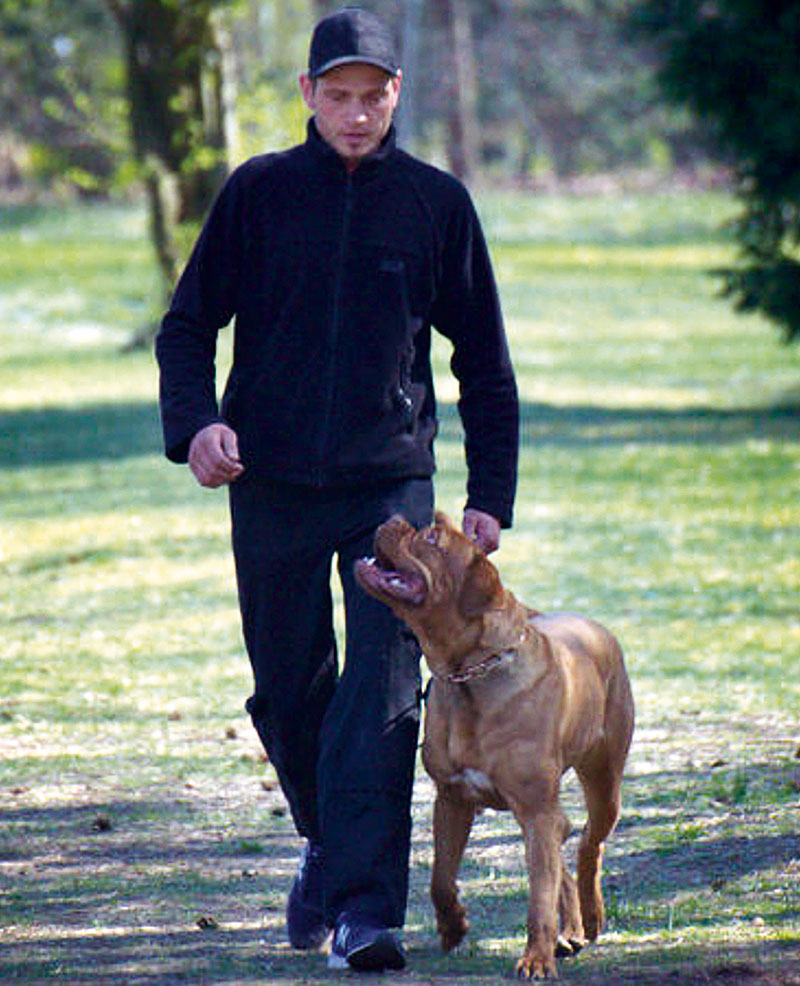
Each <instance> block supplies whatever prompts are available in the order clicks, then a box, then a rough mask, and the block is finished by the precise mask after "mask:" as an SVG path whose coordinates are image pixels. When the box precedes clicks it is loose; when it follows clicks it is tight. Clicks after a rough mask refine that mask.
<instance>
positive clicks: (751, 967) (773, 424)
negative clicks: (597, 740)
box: [0, 193, 800, 986]
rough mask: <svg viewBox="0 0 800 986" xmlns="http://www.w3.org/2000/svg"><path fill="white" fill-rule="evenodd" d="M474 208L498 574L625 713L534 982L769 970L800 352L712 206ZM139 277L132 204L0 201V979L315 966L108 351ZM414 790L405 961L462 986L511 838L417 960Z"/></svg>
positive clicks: (289, 837)
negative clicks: (589, 922)
mask: <svg viewBox="0 0 800 986" xmlns="http://www.w3.org/2000/svg"><path fill="white" fill-rule="evenodd" d="M480 205H481V210H482V212H483V215H484V218H485V221H486V226H487V230H488V232H489V236H490V240H491V243H492V251H493V255H494V257H495V261H496V267H497V273H498V278H499V281H500V285H501V290H502V294H503V302H504V308H505V311H506V316H507V321H508V326H509V335H510V341H511V346H512V350H513V354H514V358H515V363H516V366H517V369H518V376H519V382H520V390H521V396H522V401H523V431H524V444H523V451H522V459H521V477H520V492H519V500H518V507H517V517H516V525H515V528H514V530H513V531H511V532H507V533H506V535H505V538H504V543H503V547H502V549H501V551H500V553H499V554H498V556H497V562H498V565H499V567H500V569H501V571H502V574H503V578H504V581H505V582H506V583H507V584H508V585H510V586H511V587H512V588H513V589H514V591H515V592H516V593H517V594H518V595H519V596H520V597H521V598H523V599H525V600H526V601H527V602H529V603H531V604H532V605H536V606H538V607H540V608H547V609H550V608H570V609H578V610H582V611H585V612H587V613H590V614H592V615H594V616H596V617H597V618H599V619H601V620H603V621H604V622H605V623H607V624H608V625H609V626H610V627H611V628H613V629H614V630H615V632H616V633H617V634H618V636H619V637H620V638H621V640H622V642H623V645H624V647H625V649H626V652H627V655H628V663H629V667H630V671H631V676H632V679H633V683H634V690H635V694H636V699H637V709H638V728H637V734H636V738H635V742H634V748H633V751H632V754H631V760H630V767H629V771H628V780H627V784H626V788H625V812H624V816H623V820H622V823H621V825H620V827H619V830H618V832H617V833H616V834H615V836H614V839H613V840H612V843H611V845H610V847H609V853H608V856H607V863H606V896H607V902H608V910H609V927H608V931H607V933H606V935H605V936H604V939H603V941H602V943H601V944H600V946H599V947H596V948H592V949H588V950H587V951H586V952H584V953H583V954H582V956H581V957H580V958H579V959H578V960H577V961H576V962H574V963H571V964H565V965H564V967H563V975H564V977H565V978H567V979H570V980H574V981H576V982H579V983H594V982H598V983H599V982H601V981H602V982H604V983H606V982H608V981H609V980H610V981H613V982H636V983H649V982H654V983H655V982H658V983H662V982H667V981H669V982H687V983H695V982H697V983H701V982H702V983H707V982H709V981H713V980H714V979H715V978H718V979H720V980H727V981H735V982H764V983H766V982H770V983H774V982H780V981H783V982H784V983H789V982H797V976H798V974H799V973H798V969H799V968H800V966H799V963H800V944H799V943H800V890H798V873H799V872H800V835H798V829H797V817H798V815H797V811H798V807H800V805H799V804H798V800H799V798H800V761H798V752H800V751H799V748H800V735H798V726H797V722H798V711H800V686H799V685H798V682H797V675H796V673H795V665H796V655H797V653H798V650H800V618H799V617H798V607H797V597H796V588H797V585H798V582H799V581H800V498H798V492H797V490H798V478H799V476H800V473H799V470H800V445H799V444H798V423H800V410H798V407H799V406H800V401H799V400H798V381H800V363H799V361H798V355H797V351H796V350H788V349H786V348H784V347H783V346H781V345H780V344H779V342H778V341H777V334H776V333H775V331H774V330H773V329H772V328H770V327H769V326H767V325H766V324H764V323H763V322H760V321H758V320H755V319H743V318H739V317H736V316H735V315H733V314H732V313H731V312H730V310H729V309H728V307H727V306H726V304H725V303H724V302H721V301H719V300H717V299H716V298H715V291H716V287H717V285H716V284H715V282H714V280H713V278H710V277H709V276H708V274H707V273H706V272H707V271H708V270H709V269H711V268H715V267H718V266H720V265H723V264H726V263H729V262H730V261H731V259H732V257H733V253H734V251H733V245H732V243H731V242H730V239H729V237H728V235H727V234H726V232H725V231H724V229H723V228H722V227H723V225H724V222H725V220H726V218H728V217H729V216H730V215H731V212H732V205H731V202H730V201H729V200H728V199H727V198H726V197H725V196H723V195H719V194H699V193H698V194H694V195H666V194H665V195H661V196H659V195H653V196H648V197H644V196H638V197H637V196H624V195H620V196H616V197H606V198H573V199H567V198H560V197H555V196H554V197H546V196H541V197H522V196H513V197H509V196H506V195H501V194H497V195H492V196H487V197H484V198H482V199H481V202H480ZM155 296H156V278H155V273H154V269H153V265H152V260H151V256H150V252H149V248H148V245H147V242H146V236H145V226H144V219H143V216H142V215H141V214H140V213H139V212H138V211H136V210H131V209H123V208H108V207H82V208H75V209H59V210H24V209H9V208H6V209H0V316H1V317H0V420H1V421H2V428H0V516H2V518H3V519H2V525H0V552H1V554H0V619H1V620H2V622H3V625H4V635H3V636H4V640H3V647H2V651H1V652H0V674H2V690H1V691H0V751H2V753H1V754H0V793H1V794H2V807H0V815H1V816H2V825H0V945H2V949H0V980H2V981H3V982H6V981H8V982H24V983H26V984H30V986H34V984H36V986H38V984H39V983H47V982H50V981H52V980H54V979H58V980H59V981H61V982H67V983H69V984H71V986H72V984H82V983H84V982H85V983H88V982H90V981H91V982H92V983H93V984H98V983H99V984H104V983H108V984H125V986H130V984H137V983H140V982H141V983H145V982H146V983H148V984H156V986H161V984H163V986H167V984H169V986H172V984H173V983H197V984H199V983H203V984H206V983H220V984H223V983H224V984H229V986H233V984H241V983H251V982H253V983H254V982H259V983H287V982H291V983H305V982H312V981H313V982H328V981H329V982H336V981H338V978H337V977H333V976H330V975H329V974H327V972H326V971H325V970H324V969H323V967H322V965H323V964H322V963H321V960H320V959H319V957H317V956H303V955H295V954H292V953H290V952H289V951H288V949H287V948H286V946H285V944H284V941H283V929H282V920H283V918H282V911H283V897H284V894H285V890H286V887H287V885H288V879H289V875H290V874H291V872H292V870H293V867H294V862H295V857H296V852H297V840H296V838H295V837H294V836H293V833H292V827H291V823H290V820H289V819H288V817H287V814H286V809H285V804H284V802H283V799H282V797H281V794H280V791H279V790H278V789H277V787H276V785H275V780H274V777H273V775H272V772H271V769H270V767H269V765H267V764H265V763H264V762H263V758H262V756H261V754H260V751H259V749H258V746H257V743H256V740H255V737H254V734H253V733H252V731H251V728H250V725H249V722H248V720H247V718H246V716H245V714H244V711H243V707H242V706H243V700H244V698H245V697H246V695H247V694H248V692H249V684H250V683H249V676H248V671H247V667H246V660H245V658H244V657H243V654H242V645H241V640H240V634H239V627H238V615H237V610H236V600H235V589H234V581H233V570H232V563H231V559H230V553H229V545H228V521H227V513H226V503H225V498H224V495H223V494H221V493H212V492H208V491H203V490H200V489H199V488H197V487H196V486H195V485H194V484H193V482H192V480H191V477H190V476H189V475H188V473H187V471H186V470H183V469H178V468H176V467H174V466H170V465H169V464H168V463H166V461H165V460H163V459H162V457H161V453H160V445H159V432H158V418H157V413H156V409H155V398H156V375H155V368H154V364H153V359H152V357H151V355H150V354H149V353H141V352H139V353H132V354H125V355H123V354H121V352H120V347H121V346H122V344H123V343H124V341H125V339H126V338H127V337H128V336H129V335H130V334H131V333H132V332H134V331H136V330H137V329H138V328H139V326H140V325H141V323H142V322H143V321H144V320H146V319H147V318H148V317H150V315H151V313H152V310H153V304H154V302H153V299H154V297H155ZM228 353H229V341H228V340H227V339H225V340H224V342H223V345H222V349H221V353H220V361H221V364H223V366H224V364H225V362H226V361H227V359H228ZM447 358H448V353H447V351H446V347H445V346H444V345H443V344H439V345H437V349H436V360H437V366H438V368H439V371H440V372H439V374H438V376H439V384H438V387H439V397H440V402H441V405H442V434H441V436H440V441H439V463H440V471H439V477H438V499H439V505H440V506H441V507H443V508H444V509H446V510H448V511H449V512H450V513H453V514H456V513H458V511H459V510H460V508H461V504H462V501H463V493H462V490H463V483H464V475H463V455H462V452H461V445H460V428H459V424H458V420H457V415H456V414H455V411H454V405H453V401H454V398H455V392H454V389H453V386H452V383H451V382H450V381H449V379H448V376H447V373H446V369H445V367H446V361H447ZM430 797H431V791H430V785H429V784H428V782H427V781H426V779H425V778H424V777H423V775H422V773H420V776H419V783H418V785H417V795H416V801H415V818H416V827H415V842H414V856H413V860H412V893H411V903H410V910H409V922H408V928H407V937H408V941H409V945H410V948H411V957H412V968H411V970H410V971H409V972H408V973H404V974H403V977H402V978H403V979H404V980H405V981H406V982H408V983H414V984H416V983H423V982H424V983H426V984H428V983H441V982H458V983H462V982H464V983H473V984H479V986H483V984H488V983H495V982H497V980H498V977H500V976H504V975H506V974H507V973H508V970H509V969H510V968H512V966H513V961H514V958H515V956H516V954H517V953H518V951H519V949H520V948H521V944H522V940H523V934H524V929H523V925H524V910H525V876H524V865H523V860H522V854H521V846H520V843H519V838H518V835H517V833H516V826H515V824H514V823H513V821H512V820H511V819H510V818H508V817H506V816H503V815H499V814H495V813H491V812H487V813H486V814H485V815H483V816H482V817H481V819H480V820H479V822H478V823H477V825H476V828H475V831H474V834H473V838H472V840H471V842H470V846H469V849H468V858H467V860H466V861H465V865H464V869H463V874H462V877H463V878H462V885H463V887H464V892H465V895H466V898H467V902H468V906H469V907H470V910H471V916H472V922H473V931H472V933H471V936H470V940H469V943H468V944H467V945H465V946H464V947H463V948H462V949H460V950H459V951H458V952H457V953H455V954H454V955H452V956H448V957H444V956H441V955H440V953H439V952H438V949H437V947H436V942H435V935H434V930H433V922H432V916H431V910H430V906H429V904H428V902H427V897H426V890H425V885H426V883H427V879H428V875H429V866H430V832H429V824H430ZM565 802H566V804H567V806H568V809H569V811H570V814H571V815H572V816H573V817H574V819H575V820H576V821H580V819H581V816H582V813H581V807H580V803H579V798H578V795H577V791H576V789H575V785H574V784H573V783H572V782H569V783H568V784H567V785H566V789H565ZM573 849H574V840H572V841H571V842H570V844H569V845H568V851H569V852H572V851H573ZM770 977H771V978H770ZM791 977H794V978H791Z"/></svg>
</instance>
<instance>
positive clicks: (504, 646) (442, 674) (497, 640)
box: [425, 592, 535, 684]
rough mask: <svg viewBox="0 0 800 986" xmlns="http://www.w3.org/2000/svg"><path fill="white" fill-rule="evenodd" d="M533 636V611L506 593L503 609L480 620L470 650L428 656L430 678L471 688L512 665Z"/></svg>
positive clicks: (452, 650)
mask: <svg viewBox="0 0 800 986" xmlns="http://www.w3.org/2000/svg"><path fill="white" fill-rule="evenodd" d="M532 632H535V631H533V630H532V628H531V626H530V610H528V609H527V608H526V607H525V606H522V605H521V604H520V603H518V602H517V600H516V599H515V598H514V596H513V595H512V594H511V593H510V592H506V593H505V597H504V601H503V605H502V607H500V608H498V609H492V610H488V611H487V612H486V613H484V614H483V615H482V616H481V624H480V627H479V628H478V629H477V631H476V634H475V637H474V638H473V642H472V643H470V645H469V646H468V647H465V648H463V649H462V648H460V647H456V648H452V649H448V650H446V651H445V652H442V651H440V650H438V648H436V649H435V650H433V651H431V652H428V651H426V652H425V656H426V659H427V662H428V667H429V669H430V672H431V676H432V677H433V678H436V679H437V680H438V681H443V682H447V683H450V684H468V683H469V682H471V681H476V680H477V679H480V678H483V677H485V676H486V675H489V674H491V673H492V672H495V671H499V670H500V669H501V668H503V667H506V666H508V665H509V664H511V662H513V661H514V659H515V657H516V655H517V652H518V650H519V647H520V645H521V644H522V642H523V641H524V640H525V639H527V637H528V636H529V635H530V634H531V633H532Z"/></svg>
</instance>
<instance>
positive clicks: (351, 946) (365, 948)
mask: <svg viewBox="0 0 800 986" xmlns="http://www.w3.org/2000/svg"><path fill="white" fill-rule="evenodd" d="M405 964H406V953H405V952H404V951H403V946H402V945H401V944H400V941H399V939H398V938H397V936H396V935H395V934H394V933H393V932H391V931H389V929H388V928H382V927H379V926H376V925H374V924H368V923H365V922H360V921H358V920H348V919H347V918H340V919H339V921H337V922H336V928H335V930H334V932H333V942H332V944H331V954H330V955H329V956H328V968H329V969H355V970H357V971H358V972H383V971H384V970H385V969H395V970H399V969H404V968H405Z"/></svg>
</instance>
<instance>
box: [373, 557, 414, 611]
mask: <svg viewBox="0 0 800 986" xmlns="http://www.w3.org/2000/svg"><path fill="white" fill-rule="evenodd" d="M356 570H357V573H358V576H359V578H360V579H361V581H362V582H363V583H364V584H365V585H366V586H367V587H368V588H370V589H373V590H375V591H376V592H378V593H380V594H381V595H386V596H390V597H391V598H392V599H396V600H397V601H398V602H404V603H411V604H414V605H416V604H418V603H421V602H422V600H423V599H424V598H425V592H426V586H425V580H424V579H423V578H422V576H421V575H417V574H416V573H414V572H399V571H397V570H396V569H393V568H389V567H386V566H384V565H383V564H382V563H381V561H380V560H379V559H377V558H362V559H360V561H357V562H356Z"/></svg>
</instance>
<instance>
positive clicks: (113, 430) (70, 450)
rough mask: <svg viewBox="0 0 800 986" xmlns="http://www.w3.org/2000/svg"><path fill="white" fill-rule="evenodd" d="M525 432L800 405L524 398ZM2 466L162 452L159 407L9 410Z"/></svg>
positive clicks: (668, 431) (632, 435) (703, 440)
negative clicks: (726, 406)
mask: <svg viewBox="0 0 800 986" xmlns="http://www.w3.org/2000/svg"><path fill="white" fill-rule="evenodd" d="M439 413H440V419H441V427H440V434H439V441H440V442H460V441H461V424H460V420H459V417H458V413H457V410H456V408H455V405H453V404H443V405H441V406H440V409H439ZM521 421H522V440H523V443H525V444H532V445H540V446H546V445H551V446H564V447H574V446H591V445H598V446H603V445H613V444H648V445H651V444H654V445H658V444H662V445H683V444H694V445H701V444H713V445H719V444H733V443H736V442H741V441H746V440H748V439H758V438H778V439H785V440H787V441H798V440H800V429H798V424H800V406H789V407H777V408H752V409H742V410H719V409H712V408H692V409H687V410H683V409H678V410H669V409H666V410H665V409H664V408H656V407H653V408H650V407H641V408H607V407H594V406H592V405H585V406H568V407H557V406H554V405H550V404H535V403H529V402H524V403H523V404H522V407H521ZM0 423H1V424H2V428H1V429H0V465H2V466H3V467H4V468H20V467H28V466H38V465H41V466H49V465H56V464H66V463H70V462H87V461H99V460H115V459H126V458H130V457H132V456H140V455H153V454H159V453H160V452H161V426H160V422H159V416H158V409H157V407H156V405H155V404H154V403H152V402H149V401H128V402H121V403H103V404H87V405H79V406H76V407H49V408H42V409H27V410H24V411H11V412H6V413H4V414H3V415H2V416H1V417H0Z"/></svg>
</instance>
